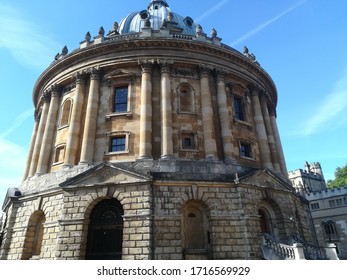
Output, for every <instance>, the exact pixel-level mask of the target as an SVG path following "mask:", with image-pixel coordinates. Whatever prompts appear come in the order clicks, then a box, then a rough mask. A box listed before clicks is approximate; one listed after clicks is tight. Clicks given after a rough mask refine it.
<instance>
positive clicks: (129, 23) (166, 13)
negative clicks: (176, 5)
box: [118, 0, 196, 35]
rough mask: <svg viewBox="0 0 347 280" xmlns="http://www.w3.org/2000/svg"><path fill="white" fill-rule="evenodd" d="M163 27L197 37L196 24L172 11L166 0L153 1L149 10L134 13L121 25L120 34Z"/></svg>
mask: <svg viewBox="0 0 347 280" xmlns="http://www.w3.org/2000/svg"><path fill="white" fill-rule="evenodd" d="M163 26H165V27H168V28H170V31H171V32H176V33H182V34H187V35H196V24H195V23H194V20H193V19H192V18H190V17H183V16H181V15H179V14H176V13H174V12H172V11H171V9H170V8H169V5H168V3H167V2H166V1H165V0H151V1H150V3H149V4H148V7H147V10H142V11H139V12H133V13H131V14H129V15H128V16H127V17H125V18H124V19H123V20H122V21H121V22H120V24H119V30H118V31H119V33H120V34H129V33H136V32H141V29H142V28H144V27H151V28H152V29H153V30H160V28H162V27H163Z"/></svg>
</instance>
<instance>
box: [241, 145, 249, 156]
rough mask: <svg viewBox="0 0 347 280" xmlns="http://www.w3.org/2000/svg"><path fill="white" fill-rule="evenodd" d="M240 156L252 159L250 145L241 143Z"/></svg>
mask: <svg viewBox="0 0 347 280" xmlns="http://www.w3.org/2000/svg"><path fill="white" fill-rule="evenodd" d="M241 156H242V157H248V158H251V157H252V147H251V145H250V144H245V143H241Z"/></svg>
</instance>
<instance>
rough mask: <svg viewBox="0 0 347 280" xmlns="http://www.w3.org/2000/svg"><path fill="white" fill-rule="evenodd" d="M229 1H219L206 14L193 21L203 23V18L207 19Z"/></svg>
mask: <svg viewBox="0 0 347 280" xmlns="http://www.w3.org/2000/svg"><path fill="white" fill-rule="evenodd" d="M228 2H229V0H222V1H220V2H219V3H218V4H217V5H215V6H214V7H213V8H211V9H209V10H208V11H207V12H205V13H203V14H202V15H201V16H199V17H197V18H196V19H195V21H196V22H197V23H199V22H201V21H203V20H204V19H205V18H207V17H209V16H210V15H211V14H213V13H214V12H216V11H218V10H219V9H221V8H222V7H223V6H224V5H225V4H226V3H228Z"/></svg>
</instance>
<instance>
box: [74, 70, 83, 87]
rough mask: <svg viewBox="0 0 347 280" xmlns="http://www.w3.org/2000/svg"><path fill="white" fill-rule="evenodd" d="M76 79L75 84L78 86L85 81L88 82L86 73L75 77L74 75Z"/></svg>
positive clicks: (77, 74) (79, 73)
mask: <svg viewBox="0 0 347 280" xmlns="http://www.w3.org/2000/svg"><path fill="white" fill-rule="evenodd" d="M74 78H75V83H76V85H77V84H84V83H85V81H86V75H85V73H84V72H77V73H76V74H75V75H74Z"/></svg>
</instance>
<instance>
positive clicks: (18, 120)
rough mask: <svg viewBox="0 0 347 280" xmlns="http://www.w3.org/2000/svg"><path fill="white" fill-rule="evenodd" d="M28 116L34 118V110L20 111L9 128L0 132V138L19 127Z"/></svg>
mask: <svg viewBox="0 0 347 280" xmlns="http://www.w3.org/2000/svg"><path fill="white" fill-rule="evenodd" d="M28 118H34V110H33V109H29V110H26V111H24V112H22V113H20V114H19V115H18V116H17V117H16V118H15V120H14V122H13V123H12V124H11V126H10V128H8V129H7V130H5V131H4V132H2V133H1V134H0V138H5V137H6V136H8V135H10V134H11V133H12V132H13V131H15V130H16V129H17V128H18V127H20V126H21V125H22V124H23V123H24V122H25V121H26V120H27V119H28Z"/></svg>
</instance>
